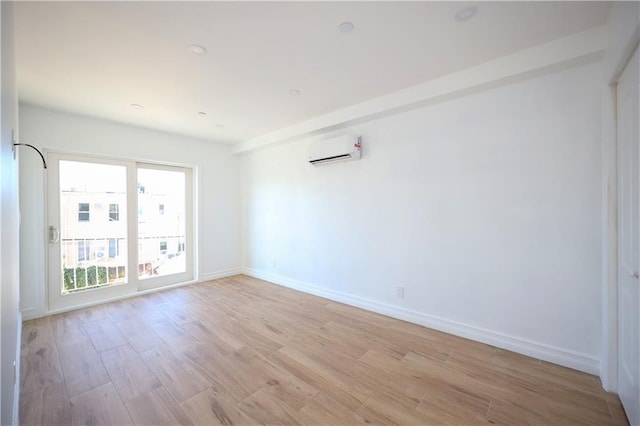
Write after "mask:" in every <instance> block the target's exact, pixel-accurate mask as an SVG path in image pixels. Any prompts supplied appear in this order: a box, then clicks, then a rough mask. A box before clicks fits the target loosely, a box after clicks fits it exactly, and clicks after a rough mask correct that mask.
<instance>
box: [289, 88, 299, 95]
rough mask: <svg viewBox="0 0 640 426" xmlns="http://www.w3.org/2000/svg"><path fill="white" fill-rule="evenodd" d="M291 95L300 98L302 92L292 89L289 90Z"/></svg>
mask: <svg viewBox="0 0 640 426" xmlns="http://www.w3.org/2000/svg"><path fill="white" fill-rule="evenodd" d="M289 94H290V95H291V96H298V95H299V94H300V91H299V90H298V89H291V90H289Z"/></svg>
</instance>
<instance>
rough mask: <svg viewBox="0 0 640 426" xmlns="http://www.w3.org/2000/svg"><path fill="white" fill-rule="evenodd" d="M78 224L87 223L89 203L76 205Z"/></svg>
mask: <svg viewBox="0 0 640 426" xmlns="http://www.w3.org/2000/svg"><path fill="white" fill-rule="evenodd" d="M78 222H89V203H78Z"/></svg>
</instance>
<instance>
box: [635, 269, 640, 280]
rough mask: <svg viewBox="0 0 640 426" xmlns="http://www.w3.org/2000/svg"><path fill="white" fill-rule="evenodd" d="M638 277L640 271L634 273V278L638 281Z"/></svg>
mask: <svg viewBox="0 0 640 426" xmlns="http://www.w3.org/2000/svg"><path fill="white" fill-rule="evenodd" d="M638 277H640V274H638V271H636V272H634V273H633V278H635V279H638Z"/></svg>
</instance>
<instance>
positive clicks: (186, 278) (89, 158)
mask: <svg viewBox="0 0 640 426" xmlns="http://www.w3.org/2000/svg"><path fill="white" fill-rule="evenodd" d="M47 157H48V158H49V159H50V160H51V161H49V164H50V166H51V167H50V169H51V172H50V173H49V174H48V178H47V180H46V182H45V189H44V192H45V194H46V195H45V198H46V201H45V210H46V214H45V218H46V219H45V223H46V225H47V226H46V227H45V228H47V229H48V225H50V224H54V225H56V226H58V229H59V226H60V225H59V215H60V212H59V206H58V202H57V201H56V200H55V199H53V198H55V197H57V195H53V194H51V191H52V188H57V187H58V186H59V184H58V179H59V173H58V164H59V163H58V162H59V161H60V160H68V161H86V162H90V163H104V164H115V165H120V166H124V167H126V168H127V193H128V194H135V197H129V198H128V199H127V217H128V218H129V221H128V223H127V235H128V237H127V238H128V240H129V242H128V246H129V247H128V254H129V256H128V257H129V262H128V264H129V266H128V269H129V271H128V274H129V279H128V282H127V283H126V284H119V285H116V286H113V287H103V288H98V289H93V290H86V291H84V292H80V293H77V294H67V295H65V296H62V295H60V294H58V292H57V291H52V289H53V288H54V287H53V286H54V285H55V286H58V285H59V282H52V280H51V277H52V276H55V274H53V275H52V274H51V270H52V268H58V267H59V264H60V250H59V244H55V243H54V244H51V243H50V241H49V235H48V233H47V236H46V250H45V258H46V259H47V261H46V264H47V267H46V275H45V277H46V279H45V283H46V294H47V298H46V300H47V302H46V303H47V311H48V313H49V314H51V313H57V312H64V311H67V310H69V309H77V308H80V307H84V306H90V305H94V304H96V303H105V302H109V301H113V300H118V299H122V298H124V297H131V296H134V295H136V294H145V293H148V292H152V291H156V290H161V289H164V288H171V287H174V286H180V285H185V284H190V283H194V282H197V275H196V271H197V269H196V259H197V243H196V240H195V226H196V223H195V221H196V213H195V212H196V208H197V207H196V203H195V198H194V191H195V185H196V182H195V179H194V177H195V170H194V167H192V166H188V165H173V164H162V163H155V162H146V161H145V162H140V161H135V160H127V159H121V158H114V157H109V156H100V155H84V154H76V153H67V152H59V151H50V152H47ZM138 168H145V169H157V170H168V171H172V170H175V171H181V172H184V173H185V184H186V188H185V190H186V194H185V203H186V208H187V218H188V219H187V221H186V226H187V228H186V235H187V246H188V250H187V253H188V255H187V259H186V267H187V270H186V272H184V273H179V274H172V275H167V276H164V277H159V278H152V279H149V280H147V281H146V282H145V281H144V280H140V279H139V278H138V276H137V270H138V268H137V267H133V268H132V266H131V265H135V266H137V256H138V251H137V249H135V250H134V247H137V245H138V229H137V227H138V222H137V217H138V202H137V199H138V193H137V192H138V191H137V170H138ZM132 198H135V200H136V201H135V202H130V201H131V199H132ZM134 237H135V238H134ZM133 260H135V262H133ZM56 281H59V280H56ZM94 293H100V295H101V297H100V301H99V302H96V299H95V297H94Z"/></svg>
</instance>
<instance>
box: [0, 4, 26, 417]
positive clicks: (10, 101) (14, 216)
mask: <svg viewBox="0 0 640 426" xmlns="http://www.w3.org/2000/svg"><path fill="white" fill-rule="evenodd" d="M0 15H1V22H2V25H1V27H2V30H1V31H0V33H1V38H2V42H1V43H0V44H1V46H2V59H1V63H2V66H1V70H2V71H1V73H2V86H1V89H2V104H1V105H2V106H1V116H2V120H1V126H0V142H1V146H0V170H1V173H0V184H1V186H2V191H1V197H0V210H1V214H0V228H1V230H2V239H1V241H2V242H1V243H0V271H1V273H0V276H1V279H2V287H1V290H0V303H1V305H0V325H1V327H0V330H1V331H0V347H1V348H2V349H1V350H0V382H1V385H0V400H1V401H2V403H1V405H0V423H1V424H3V425H9V424H12V422H15V421H16V420H17V415H18V410H17V402H18V394H19V391H18V390H19V388H18V383H19V380H15V382H14V377H15V378H16V379H18V378H17V376H14V367H13V365H14V362H16V367H17V369H18V371H19V362H20V354H19V351H20V345H19V339H20V324H21V322H22V320H21V317H20V312H19V309H18V307H19V289H18V282H19V279H20V277H19V265H18V262H19V258H18V251H19V243H18V226H19V216H18V161H17V160H14V158H13V152H12V139H11V130H12V129H15V130H16V131H17V129H18V126H17V124H18V101H17V99H18V98H17V94H16V84H15V60H14V50H15V49H14V46H15V38H14V30H13V5H12V3H8V2H2V3H1V4H0Z"/></svg>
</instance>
